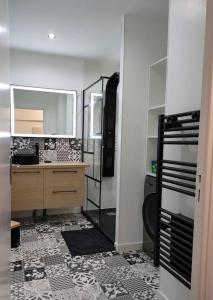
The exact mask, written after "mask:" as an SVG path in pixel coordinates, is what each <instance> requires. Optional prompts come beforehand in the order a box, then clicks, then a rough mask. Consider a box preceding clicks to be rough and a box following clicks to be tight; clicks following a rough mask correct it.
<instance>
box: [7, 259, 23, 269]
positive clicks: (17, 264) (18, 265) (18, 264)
mask: <svg viewBox="0 0 213 300" xmlns="http://www.w3.org/2000/svg"><path fill="white" fill-rule="evenodd" d="M22 269H23V261H22V260H18V261H15V262H11V263H10V270H11V271H21V270H22Z"/></svg>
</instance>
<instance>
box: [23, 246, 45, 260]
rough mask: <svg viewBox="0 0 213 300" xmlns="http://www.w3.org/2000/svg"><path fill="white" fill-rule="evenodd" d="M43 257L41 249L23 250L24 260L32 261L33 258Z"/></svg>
mask: <svg viewBox="0 0 213 300" xmlns="http://www.w3.org/2000/svg"><path fill="white" fill-rule="evenodd" d="M40 257H41V251H40V248H39V249H34V250H31V251H28V250H26V251H23V260H24V261H31V260H38V259H39V258H40Z"/></svg>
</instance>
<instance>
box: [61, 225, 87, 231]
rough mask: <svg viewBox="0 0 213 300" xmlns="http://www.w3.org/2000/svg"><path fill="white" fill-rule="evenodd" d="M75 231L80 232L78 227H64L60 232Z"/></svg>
mask: <svg viewBox="0 0 213 300" xmlns="http://www.w3.org/2000/svg"><path fill="white" fill-rule="evenodd" d="M82 226H83V225H82ZM75 230H82V228H81V226H80V225H69V226H64V227H63V230H62V231H75Z"/></svg>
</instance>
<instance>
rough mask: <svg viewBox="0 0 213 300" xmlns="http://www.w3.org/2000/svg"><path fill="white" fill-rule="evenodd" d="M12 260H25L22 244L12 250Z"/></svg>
mask: <svg viewBox="0 0 213 300" xmlns="http://www.w3.org/2000/svg"><path fill="white" fill-rule="evenodd" d="M10 255H11V256H10V257H11V262H15V261H20V260H23V251H22V248H21V246H19V247H17V248H12V249H11V252H10Z"/></svg>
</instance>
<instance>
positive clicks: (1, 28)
mask: <svg viewBox="0 0 213 300" xmlns="http://www.w3.org/2000/svg"><path fill="white" fill-rule="evenodd" d="M5 32H7V28H6V27H4V26H1V25H0V33H5Z"/></svg>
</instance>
